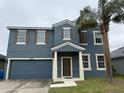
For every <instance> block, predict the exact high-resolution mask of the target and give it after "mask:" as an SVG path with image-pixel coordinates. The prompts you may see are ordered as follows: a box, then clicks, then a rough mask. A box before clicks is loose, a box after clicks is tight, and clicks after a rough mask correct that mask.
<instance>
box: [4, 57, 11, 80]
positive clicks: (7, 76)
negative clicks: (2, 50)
mask: <svg viewBox="0 0 124 93" xmlns="http://www.w3.org/2000/svg"><path fill="white" fill-rule="evenodd" d="M9 70H10V59H9V58H8V63H7V70H6V76H5V80H7V79H8V78H9Z"/></svg>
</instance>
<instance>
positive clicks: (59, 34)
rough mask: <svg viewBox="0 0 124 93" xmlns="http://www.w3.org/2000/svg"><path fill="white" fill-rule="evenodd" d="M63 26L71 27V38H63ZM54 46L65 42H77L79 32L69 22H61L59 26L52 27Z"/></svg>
mask: <svg viewBox="0 0 124 93" xmlns="http://www.w3.org/2000/svg"><path fill="white" fill-rule="evenodd" d="M63 27H71V31H70V32H71V40H63ZM54 30H55V31H54V46H57V45H60V44H63V43H65V42H67V41H68V42H72V43H74V44H79V32H78V31H77V29H76V27H74V26H71V25H69V24H63V25H61V26H59V27H56V28H54Z"/></svg>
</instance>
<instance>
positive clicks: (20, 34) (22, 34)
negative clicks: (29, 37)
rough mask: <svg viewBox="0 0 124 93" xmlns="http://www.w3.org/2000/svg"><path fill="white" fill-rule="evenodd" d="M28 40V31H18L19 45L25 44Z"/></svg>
mask: <svg viewBox="0 0 124 93" xmlns="http://www.w3.org/2000/svg"><path fill="white" fill-rule="evenodd" d="M25 39H26V31H18V36H17V43H24V42H25Z"/></svg>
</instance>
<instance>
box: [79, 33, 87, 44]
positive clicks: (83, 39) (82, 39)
mask: <svg viewBox="0 0 124 93" xmlns="http://www.w3.org/2000/svg"><path fill="white" fill-rule="evenodd" d="M80 43H87V32H81V33H80Z"/></svg>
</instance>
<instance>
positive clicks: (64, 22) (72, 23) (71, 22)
mask: <svg viewBox="0 0 124 93" xmlns="http://www.w3.org/2000/svg"><path fill="white" fill-rule="evenodd" d="M63 24H70V25H72V26H75V22H73V21H70V20H68V19H66V20H63V21H60V22H57V23H55V24H53V25H52V26H53V27H57V26H60V25H63Z"/></svg>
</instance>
